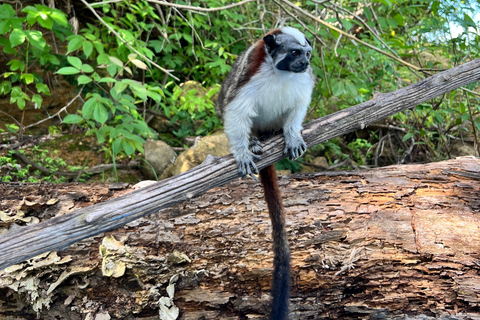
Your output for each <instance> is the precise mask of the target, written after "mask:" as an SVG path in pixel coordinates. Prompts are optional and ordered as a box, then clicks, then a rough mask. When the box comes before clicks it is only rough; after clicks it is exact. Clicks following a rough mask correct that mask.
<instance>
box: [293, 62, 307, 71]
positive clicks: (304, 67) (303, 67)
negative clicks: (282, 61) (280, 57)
mask: <svg viewBox="0 0 480 320" xmlns="http://www.w3.org/2000/svg"><path fill="white" fill-rule="evenodd" d="M307 69H308V63H307V64H306V65H303V66H302V65H300V66H291V68H290V71H292V72H295V73H302V72H305V71H307Z"/></svg>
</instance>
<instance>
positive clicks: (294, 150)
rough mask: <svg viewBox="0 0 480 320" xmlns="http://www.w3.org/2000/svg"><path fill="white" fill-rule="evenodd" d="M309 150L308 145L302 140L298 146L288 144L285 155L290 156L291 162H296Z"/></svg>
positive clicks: (284, 151)
mask: <svg viewBox="0 0 480 320" xmlns="http://www.w3.org/2000/svg"><path fill="white" fill-rule="evenodd" d="M306 150H307V145H306V144H305V142H303V139H302V140H300V141H299V142H298V143H297V144H296V145H291V144H288V143H287V145H286V147H285V149H284V150H283V153H285V154H288V158H289V159H290V160H295V159H297V158H298V157H300V156H301V155H302V154H303V153H304V152H305V151H306Z"/></svg>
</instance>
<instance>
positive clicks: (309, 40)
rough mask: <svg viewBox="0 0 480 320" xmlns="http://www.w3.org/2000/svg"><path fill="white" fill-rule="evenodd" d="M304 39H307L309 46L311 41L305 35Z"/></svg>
mask: <svg viewBox="0 0 480 320" xmlns="http://www.w3.org/2000/svg"><path fill="white" fill-rule="evenodd" d="M305 40H307V42H308V44H309V45H310V46H312V41H310V39H308V38H307V37H305Z"/></svg>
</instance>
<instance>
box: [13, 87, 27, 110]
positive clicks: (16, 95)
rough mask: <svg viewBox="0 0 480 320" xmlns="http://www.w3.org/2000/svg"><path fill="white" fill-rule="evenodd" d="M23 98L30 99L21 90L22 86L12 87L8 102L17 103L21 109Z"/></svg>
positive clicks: (23, 103) (23, 105) (23, 102)
mask: <svg viewBox="0 0 480 320" xmlns="http://www.w3.org/2000/svg"><path fill="white" fill-rule="evenodd" d="M25 100H28V101H30V97H29V96H28V95H27V94H26V93H25V92H23V91H22V88H20V87H17V86H15V87H13V88H12V92H11V94H10V103H17V106H18V107H19V108H20V110H23V109H24V108H25Z"/></svg>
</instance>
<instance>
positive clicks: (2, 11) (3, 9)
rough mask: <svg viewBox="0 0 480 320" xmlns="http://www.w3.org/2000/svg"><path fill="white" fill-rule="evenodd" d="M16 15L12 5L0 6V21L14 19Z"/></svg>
mask: <svg viewBox="0 0 480 320" xmlns="http://www.w3.org/2000/svg"><path fill="white" fill-rule="evenodd" d="M16 16H17V13H16V12H15V10H14V9H13V7H12V5H10V4H8V3H4V4H2V5H0V20H4V19H9V18H15V17H16Z"/></svg>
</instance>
